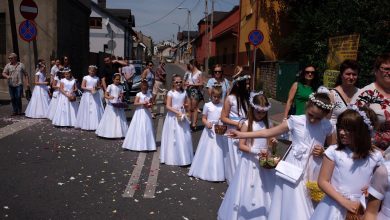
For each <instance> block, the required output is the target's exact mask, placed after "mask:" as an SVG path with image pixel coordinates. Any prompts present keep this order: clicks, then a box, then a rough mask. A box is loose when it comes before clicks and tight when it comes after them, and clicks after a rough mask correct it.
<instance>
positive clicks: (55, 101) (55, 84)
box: [47, 71, 61, 120]
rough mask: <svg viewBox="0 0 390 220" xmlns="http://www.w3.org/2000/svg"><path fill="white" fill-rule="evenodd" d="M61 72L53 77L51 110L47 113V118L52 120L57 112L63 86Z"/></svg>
mask: <svg viewBox="0 0 390 220" xmlns="http://www.w3.org/2000/svg"><path fill="white" fill-rule="evenodd" d="M60 74H61V72H59V71H58V73H57V74H56V75H55V76H54V77H53V79H52V82H51V87H52V88H53V90H54V91H53V95H52V97H51V100H50V104H49V110H48V111H47V118H48V119H50V120H53V117H54V114H55V113H56V110H57V105H58V99H59V96H60V85H61V78H60Z"/></svg>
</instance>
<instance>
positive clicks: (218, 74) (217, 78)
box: [206, 64, 230, 103]
mask: <svg viewBox="0 0 390 220" xmlns="http://www.w3.org/2000/svg"><path fill="white" fill-rule="evenodd" d="M216 84H219V85H221V86H222V98H221V100H222V103H223V100H225V97H226V95H227V92H228V91H229V89H230V82H229V80H227V79H226V78H225V77H223V71H222V66H221V65H220V64H216V65H215V66H214V71H213V78H210V79H209V80H208V81H207V85H206V88H207V90H208V94H209V97H211V92H212V91H213V86H214V85H216Z"/></svg>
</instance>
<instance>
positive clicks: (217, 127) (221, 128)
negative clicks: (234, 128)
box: [214, 125, 227, 135]
mask: <svg viewBox="0 0 390 220" xmlns="http://www.w3.org/2000/svg"><path fill="white" fill-rule="evenodd" d="M214 130H215V133H216V134H219V135H224V134H225V132H226V130H227V126H226V125H214Z"/></svg>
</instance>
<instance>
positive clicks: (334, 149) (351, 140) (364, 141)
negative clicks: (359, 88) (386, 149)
mask: <svg viewBox="0 0 390 220" xmlns="http://www.w3.org/2000/svg"><path fill="white" fill-rule="evenodd" d="M376 120H377V118H376V115H375V113H374V112H373V111H372V110H370V109H368V108H360V109H359V108H358V107H357V106H349V107H348V109H347V110H345V111H344V112H343V113H341V115H339V117H338V119H337V124H336V126H337V145H332V146H329V148H328V149H326V151H325V157H324V159H323V162H322V166H321V171H320V175H319V178H318V186H319V187H320V188H321V189H322V190H323V191H324V192H325V193H326V197H325V198H324V199H323V200H322V201H321V202H320V203H319V204H318V206H317V207H316V209H315V211H314V213H313V215H312V217H311V219H313V220H321V219H324V220H325V219H345V217H346V214H347V211H349V212H352V213H357V212H358V209H359V206H360V202H359V200H360V198H361V197H362V196H364V191H365V189H367V187H368V184H369V182H370V179H371V176H372V174H373V172H374V169H375V168H376V167H377V166H379V165H380V164H381V163H382V162H383V157H382V155H381V153H380V152H379V151H378V150H374V148H373V147H372V144H371V136H370V133H371V132H372V130H373V125H374V123H375V122H376Z"/></svg>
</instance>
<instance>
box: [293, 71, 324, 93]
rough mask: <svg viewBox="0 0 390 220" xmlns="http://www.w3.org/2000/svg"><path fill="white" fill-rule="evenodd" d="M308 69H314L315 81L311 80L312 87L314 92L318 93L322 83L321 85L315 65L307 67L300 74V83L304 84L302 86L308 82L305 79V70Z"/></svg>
mask: <svg viewBox="0 0 390 220" xmlns="http://www.w3.org/2000/svg"><path fill="white" fill-rule="evenodd" d="M308 67H313V68H314V73H313V75H314V77H313V79H312V80H311V85H310V86H311V87H312V88H313V91H317V89H318V87H319V86H320V83H319V78H320V77H319V75H318V73H317V71H316V68H315V67H314V65H307V66H305V67H304V68H303V69H302V70H301V71H300V73H299V77H298V82H300V83H302V84H305V82H306V79H305V69H306V68H308Z"/></svg>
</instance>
